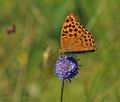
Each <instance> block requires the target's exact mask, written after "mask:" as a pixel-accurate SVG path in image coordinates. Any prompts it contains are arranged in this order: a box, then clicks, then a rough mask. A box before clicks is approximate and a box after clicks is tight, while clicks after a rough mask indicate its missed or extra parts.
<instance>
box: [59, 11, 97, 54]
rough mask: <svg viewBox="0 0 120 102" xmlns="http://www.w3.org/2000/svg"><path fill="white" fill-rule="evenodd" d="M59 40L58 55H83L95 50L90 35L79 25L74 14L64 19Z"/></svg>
mask: <svg viewBox="0 0 120 102" xmlns="http://www.w3.org/2000/svg"><path fill="white" fill-rule="evenodd" d="M60 39H61V41H60V43H61V49H60V54H64V53H84V52H92V51H95V50H96V47H95V44H94V38H93V36H92V34H91V33H90V32H88V31H87V30H85V28H84V27H83V26H82V25H81V24H80V22H79V20H78V18H77V16H76V14H75V13H70V14H69V15H68V16H67V17H66V19H65V21H64V24H63V27H62V31H61V37H60Z"/></svg>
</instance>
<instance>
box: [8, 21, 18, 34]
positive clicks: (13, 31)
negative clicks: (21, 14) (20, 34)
mask: <svg viewBox="0 0 120 102" xmlns="http://www.w3.org/2000/svg"><path fill="white" fill-rule="evenodd" d="M6 32H7V33H8V34H11V33H15V32H16V23H13V24H12V25H11V26H9V27H8V28H7V29H6Z"/></svg>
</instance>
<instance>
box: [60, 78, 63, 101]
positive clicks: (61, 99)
mask: <svg viewBox="0 0 120 102" xmlns="http://www.w3.org/2000/svg"><path fill="white" fill-rule="evenodd" d="M63 91H64V79H63V80H62V87H61V98H60V102H62V101H63Z"/></svg>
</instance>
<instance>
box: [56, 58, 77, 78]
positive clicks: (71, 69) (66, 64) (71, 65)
mask: <svg viewBox="0 0 120 102" xmlns="http://www.w3.org/2000/svg"><path fill="white" fill-rule="evenodd" d="M78 69H79V65H78V60H77V59H76V58H75V57H71V56H60V57H59V59H58V60H57V62H56V64H55V74H56V75H57V76H58V77H59V78H60V79H62V80H63V79H64V80H66V79H68V80H71V79H72V78H74V76H75V75H76V74H77V73H78Z"/></svg>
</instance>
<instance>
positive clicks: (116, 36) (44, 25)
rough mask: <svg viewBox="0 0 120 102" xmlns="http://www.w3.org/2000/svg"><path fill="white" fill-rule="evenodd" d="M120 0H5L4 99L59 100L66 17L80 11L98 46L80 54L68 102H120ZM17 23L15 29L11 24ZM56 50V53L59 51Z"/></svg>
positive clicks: (0, 11) (0, 22) (1, 17)
mask: <svg viewBox="0 0 120 102" xmlns="http://www.w3.org/2000/svg"><path fill="white" fill-rule="evenodd" d="M119 4H120V0H0V102H59V101H60V90H61V81H60V80H59V79H58V78H57V77H56V76H55V74H54V66H55V61H56V60H57V58H58V49H59V46H60V44H59V38H60V32H61V27H62V24H63V22H64V19H65V16H66V15H67V14H68V13H69V12H70V11H75V12H76V13H77V15H78V17H79V18H80V21H81V23H82V24H83V25H85V26H86V28H87V29H88V30H89V31H90V32H92V33H93V35H94V37H95V43H96V47H97V51H96V52H94V53H87V54H83V55H82V54H81V55H78V58H80V62H79V63H80V64H81V65H82V67H81V70H80V73H79V75H77V76H76V77H75V79H74V80H72V83H69V81H66V82H65V89H64V99H63V100H64V101H63V102H120V62H119V61H120V7H119V6H120V5H119ZM13 22H16V32H15V33H13V34H7V33H6V31H5V30H6V29H7V27H9V26H10V25H12V23H13ZM56 52H57V53H56Z"/></svg>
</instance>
